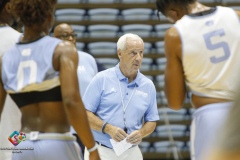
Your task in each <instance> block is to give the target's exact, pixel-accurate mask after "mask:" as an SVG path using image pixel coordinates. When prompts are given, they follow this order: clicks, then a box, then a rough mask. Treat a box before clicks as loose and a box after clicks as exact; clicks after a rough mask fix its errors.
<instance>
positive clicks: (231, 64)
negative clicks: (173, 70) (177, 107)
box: [175, 7, 240, 100]
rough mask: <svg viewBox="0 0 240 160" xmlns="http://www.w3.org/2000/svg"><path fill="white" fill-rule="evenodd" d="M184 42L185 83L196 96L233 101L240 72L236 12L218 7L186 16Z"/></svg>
mask: <svg viewBox="0 0 240 160" xmlns="http://www.w3.org/2000/svg"><path fill="white" fill-rule="evenodd" d="M175 27H176V28H177V30H178V32H179V34H180V36H181V41H182V62H183V68H184V74H185V78H186V82H187V84H188V86H189V87H190V89H191V90H192V92H193V93H194V94H195V95H198V96H203V97H213V98H220V99H228V100H232V99H233V98H234V95H235V88H236V86H235V85H234V84H237V80H238V74H237V73H238V71H239V69H240V63H239V59H240V53H239V51H240V45H239V44H240V32H239V30H240V22H239V18H238V16H237V14H236V13H235V11H234V10H232V9H230V8H226V7H216V9H211V10H209V11H205V12H201V13H198V14H193V15H187V16H184V17H183V18H182V19H181V20H179V21H178V22H177V23H176V24H175Z"/></svg>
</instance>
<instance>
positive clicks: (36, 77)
mask: <svg viewBox="0 0 240 160" xmlns="http://www.w3.org/2000/svg"><path fill="white" fill-rule="evenodd" d="M60 42H61V40H59V39H56V38H52V37H49V36H45V37H42V38H41V39H39V40H37V41H34V42H30V43H17V44H16V45H14V46H13V47H12V48H11V49H10V50H8V51H7V52H6V53H5V54H4V56H3V60H2V80H3V84H4V88H5V90H6V91H7V92H9V93H16V92H28V91H44V90H48V89H51V88H54V87H56V86H59V85H60V82H59V77H58V75H59V72H57V71H55V70H54V68H53V65H52V57H53V54H54V50H55V48H56V46H57V45H58V44H59V43H60Z"/></svg>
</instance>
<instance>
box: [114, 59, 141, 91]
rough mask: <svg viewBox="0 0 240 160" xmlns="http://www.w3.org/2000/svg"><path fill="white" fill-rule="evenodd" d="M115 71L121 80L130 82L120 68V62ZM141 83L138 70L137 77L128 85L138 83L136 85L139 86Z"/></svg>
mask: <svg viewBox="0 0 240 160" xmlns="http://www.w3.org/2000/svg"><path fill="white" fill-rule="evenodd" d="M115 72H116V74H117V78H118V79H119V80H120V81H125V82H126V83H128V78H127V77H126V76H124V75H123V74H122V71H121V70H120V67H119V63H118V64H117V65H116V66H115ZM139 84H140V72H139V70H138V73H137V76H136V78H135V79H134V80H133V81H132V82H131V83H130V84H128V85H129V86H135V85H136V87H138V86H139Z"/></svg>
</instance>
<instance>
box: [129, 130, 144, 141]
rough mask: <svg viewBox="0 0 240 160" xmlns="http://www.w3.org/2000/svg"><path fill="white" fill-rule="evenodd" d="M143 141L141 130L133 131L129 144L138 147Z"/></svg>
mask: <svg viewBox="0 0 240 160" xmlns="http://www.w3.org/2000/svg"><path fill="white" fill-rule="evenodd" d="M141 141H142V134H141V132H140V131H139V130H136V131H133V132H132V133H131V134H130V135H129V136H128V137H127V142H128V143H131V144H134V145H138V144H139V143H140V142H141Z"/></svg>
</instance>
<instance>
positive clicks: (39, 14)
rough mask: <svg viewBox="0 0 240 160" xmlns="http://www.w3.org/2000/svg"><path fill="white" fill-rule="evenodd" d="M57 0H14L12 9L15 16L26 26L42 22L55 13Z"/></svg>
mask: <svg viewBox="0 0 240 160" xmlns="http://www.w3.org/2000/svg"><path fill="white" fill-rule="evenodd" d="M56 3H57V0H14V1H13V2H12V9H13V14H14V16H15V17H16V18H17V19H18V20H19V21H20V22H22V23H23V25H24V26H32V25H34V24H35V25H36V24H37V25H38V24H42V23H43V22H44V21H45V20H46V17H48V16H50V15H51V14H53V10H54V8H55V4H56Z"/></svg>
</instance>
